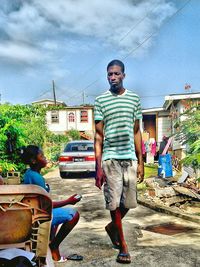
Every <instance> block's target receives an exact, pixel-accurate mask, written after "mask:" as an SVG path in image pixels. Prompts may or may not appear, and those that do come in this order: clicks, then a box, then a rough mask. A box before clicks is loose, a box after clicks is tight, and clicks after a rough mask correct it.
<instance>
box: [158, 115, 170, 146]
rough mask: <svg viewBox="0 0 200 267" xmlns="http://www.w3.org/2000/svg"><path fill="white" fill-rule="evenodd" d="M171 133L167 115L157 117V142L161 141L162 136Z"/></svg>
mask: <svg viewBox="0 0 200 267" xmlns="http://www.w3.org/2000/svg"><path fill="white" fill-rule="evenodd" d="M164 135H165V136H167V137H168V136H170V135H171V118H169V117H158V140H157V141H158V142H161V141H162V139H163V136H164Z"/></svg>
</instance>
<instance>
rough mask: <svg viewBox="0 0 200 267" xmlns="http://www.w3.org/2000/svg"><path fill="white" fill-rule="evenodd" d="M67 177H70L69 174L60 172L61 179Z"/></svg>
mask: <svg viewBox="0 0 200 267" xmlns="http://www.w3.org/2000/svg"><path fill="white" fill-rule="evenodd" d="M67 175H68V173H67V172H60V177H61V178H66V177H67Z"/></svg>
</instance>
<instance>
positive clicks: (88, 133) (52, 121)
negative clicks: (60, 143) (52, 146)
mask: <svg viewBox="0 0 200 267" xmlns="http://www.w3.org/2000/svg"><path fill="white" fill-rule="evenodd" d="M93 118H94V112H93V106H89V105H87V106H73V107H68V106H67V107H63V108H61V109H57V110H55V109H54V110H48V111H47V113H46V120H47V127H48V129H49V130H50V131H51V132H53V133H55V134H65V133H67V132H68V131H69V130H72V129H74V130H78V131H79V132H80V134H81V136H82V137H83V138H84V139H92V138H93V137H94V119H93Z"/></svg>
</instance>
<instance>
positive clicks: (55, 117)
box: [51, 110, 59, 123]
mask: <svg viewBox="0 0 200 267" xmlns="http://www.w3.org/2000/svg"><path fill="white" fill-rule="evenodd" d="M51 122H52V123H59V111H58V110H52V111H51Z"/></svg>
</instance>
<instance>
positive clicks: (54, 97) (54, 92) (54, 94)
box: [52, 80, 56, 106]
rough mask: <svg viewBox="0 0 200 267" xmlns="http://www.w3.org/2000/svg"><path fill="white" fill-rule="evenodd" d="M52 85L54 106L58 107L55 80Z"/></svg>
mask: <svg viewBox="0 0 200 267" xmlns="http://www.w3.org/2000/svg"><path fill="white" fill-rule="evenodd" d="M52 85H53V99H54V104H55V106H56V91H55V83H54V80H53V81H52Z"/></svg>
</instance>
